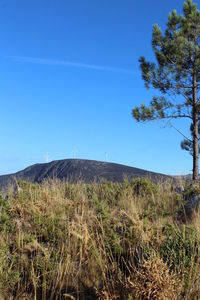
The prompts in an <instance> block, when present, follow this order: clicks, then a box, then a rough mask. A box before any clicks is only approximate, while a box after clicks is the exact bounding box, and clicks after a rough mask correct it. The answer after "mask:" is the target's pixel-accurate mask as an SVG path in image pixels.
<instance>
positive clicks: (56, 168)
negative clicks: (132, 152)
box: [0, 159, 170, 189]
mask: <svg viewBox="0 0 200 300" xmlns="http://www.w3.org/2000/svg"><path fill="white" fill-rule="evenodd" d="M136 177H146V178H150V179H152V180H153V181H157V180H162V179H166V178H169V177H170V176H167V175H164V174H159V173H155V172H150V171H146V170H142V169H138V168H134V167H129V166H125V165H121V164H116V163H108V162H101V161H95V160H85V159H64V160H55V161H52V162H49V163H43V164H35V165H32V166H30V167H28V168H26V169H24V170H22V171H19V172H17V173H14V174H9V175H2V176H0V189H2V188H6V187H8V186H9V185H10V184H16V181H17V180H19V179H21V180H27V181H30V182H38V183H41V182H42V181H43V180H45V179H48V178H50V179H53V178H58V179H60V180H66V181H68V182H71V183H75V182H79V181H80V182H87V183H89V182H101V181H105V180H108V181H114V182H122V181H123V180H124V179H125V178H126V179H128V180H132V179H133V178H136Z"/></svg>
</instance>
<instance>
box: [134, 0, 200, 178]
mask: <svg viewBox="0 0 200 300" xmlns="http://www.w3.org/2000/svg"><path fill="white" fill-rule="evenodd" d="M152 46H153V51H154V53H155V57H156V63H154V62H149V61H147V60H146V59H145V58H144V57H140V59H139V62H140V68H141V71H142V78H143V80H144V82H145V87H146V88H147V89H148V88H150V87H153V88H154V89H156V90H158V91H159V92H160V96H157V97H153V99H152V100H151V102H150V104H149V105H148V106H146V105H144V104H142V105H141V106H139V107H135V108H134V109H133V110H132V115H133V118H135V119H136V121H138V122H145V121H152V120H161V119H168V120H170V119H179V118H187V119H189V120H190V121H191V126H190V129H191V135H192V139H191V140H190V139H188V140H187V139H186V140H184V141H183V142H182V143H181V145H182V148H183V149H184V150H188V151H190V153H191V154H192V156H193V180H194V181H197V180H198V177H199V130H198V127H199V121H200V98H199V91H200V11H199V10H198V8H197V5H196V4H195V3H193V2H192V0H187V1H186V2H184V4H183V15H178V14H177V12H176V10H173V11H172V13H169V16H168V22H167V25H166V30H165V32H164V33H163V32H162V31H161V29H160V28H159V26H158V25H157V24H156V25H154V27H153V34H152Z"/></svg>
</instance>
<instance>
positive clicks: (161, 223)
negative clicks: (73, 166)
mask: <svg viewBox="0 0 200 300" xmlns="http://www.w3.org/2000/svg"><path fill="white" fill-rule="evenodd" d="M183 204H184V198H183V196H182V195H181V194H178V193H176V192H173V191H172V187H171V184H170V183H162V184H161V183H160V184H158V185H155V184H154V183H152V182H150V181H149V180H144V179H136V180H134V181H133V182H131V183H129V182H128V181H124V182H123V183H122V184H117V183H109V182H105V183H101V184H95V183H94V184H81V183H80V184H69V183H64V182H60V181H57V180H54V181H46V182H44V183H43V184H42V185H38V184H31V183H27V182H20V190H19V191H18V192H17V193H14V192H13V191H10V192H8V195H7V198H6V200H5V199H3V197H1V199H0V206H1V208H2V210H1V215H0V299H6V300H7V299H41V300H45V299H50V300H53V299H107V300H108V299H122V300H123V299H127V300H131V299H132V300H133V299H136V300H137V299H138V300H139V299H158V300H161V299H163V300H164V299H170V300H172V299H188V300H189V299H191V300H192V299H200V280H199V276H200V256H199V242H200V232H199V228H200V225H199V219H198V218H196V219H194V221H193V222H192V223H190V224H182V223H180V221H179V222H178V221H177V213H178V211H179V210H180V209H182V207H183Z"/></svg>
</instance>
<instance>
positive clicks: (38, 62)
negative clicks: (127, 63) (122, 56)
mask: <svg viewBox="0 0 200 300" xmlns="http://www.w3.org/2000/svg"><path fill="white" fill-rule="evenodd" d="M6 58H8V59H10V60H11V61H13V62H17V63H29V64H35V65H48V66H63V67H75V68H81V69H90V70H96V71H105V72H118V73H127V74H134V75H136V74H138V71H134V70H128V69H123V68H113V67H108V66H99V65H93V64H86V63H78V62H72V61H66V60H55V59H45V58H38V57H28V56H6Z"/></svg>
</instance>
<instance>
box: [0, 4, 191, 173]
mask: <svg viewBox="0 0 200 300" xmlns="http://www.w3.org/2000/svg"><path fill="white" fill-rule="evenodd" d="M182 3H183V2H182V1H179V0H177V1H172V0H169V1H158V0H152V1H147V0H140V1H134V0H54V1H53V0H29V1H27V0H17V1H15V0H0V28H1V30H0V40H1V47H0V78H1V80H0V103H1V109H0V115H1V117H0V128H1V131H0V132H1V139H0V174H6V173H11V172H15V171H18V170H20V169H23V168H25V167H26V166H28V165H31V164H34V163H37V162H45V161H46V154H47V153H48V155H49V160H54V159H64V158H73V157H74V153H73V151H74V149H76V150H77V153H76V157H77V158H86V159H96V160H102V161H104V160H105V159H106V158H107V159H108V161H111V162H117V163H122V164H126V165H130V166H134V167H138V168H143V169H148V170H152V171H156V172H162V173H166V174H185V173H189V172H190V171H191V169H192V159H191V157H190V155H189V154H188V153H186V152H185V151H183V150H181V149H180V141H181V140H182V137H181V136H180V135H179V134H178V133H177V132H176V131H175V130H174V129H173V128H170V127H166V124H165V123H163V122H159V123H157V122H153V123H146V124H141V123H136V121H135V120H134V119H133V118H132V116H131V110H132V108H133V107H134V106H136V105H139V104H140V103H142V102H144V103H148V102H149V101H150V100H151V96H152V95H157V92H156V91H152V90H150V91H149V90H148V91H147V90H145V88H144V83H143V81H142V78H141V74H140V70H139V63H138V59H139V57H140V56H141V55H144V56H145V57H146V58H147V59H149V60H152V59H154V56H153V52H152V47H151V34H152V26H153V24H154V23H158V24H159V25H160V27H162V28H163V29H164V28H165V24H166V21H167V16H168V13H169V11H172V10H173V9H174V8H176V9H177V11H178V12H179V13H180V12H182ZM173 124H174V125H175V126H177V128H179V129H180V130H182V131H183V132H184V133H186V134H187V133H188V129H187V127H188V124H187V123H184V122H182V121H180V122H176V123H173ZM105 153H107V155H106V154H105Z"/></svg>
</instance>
